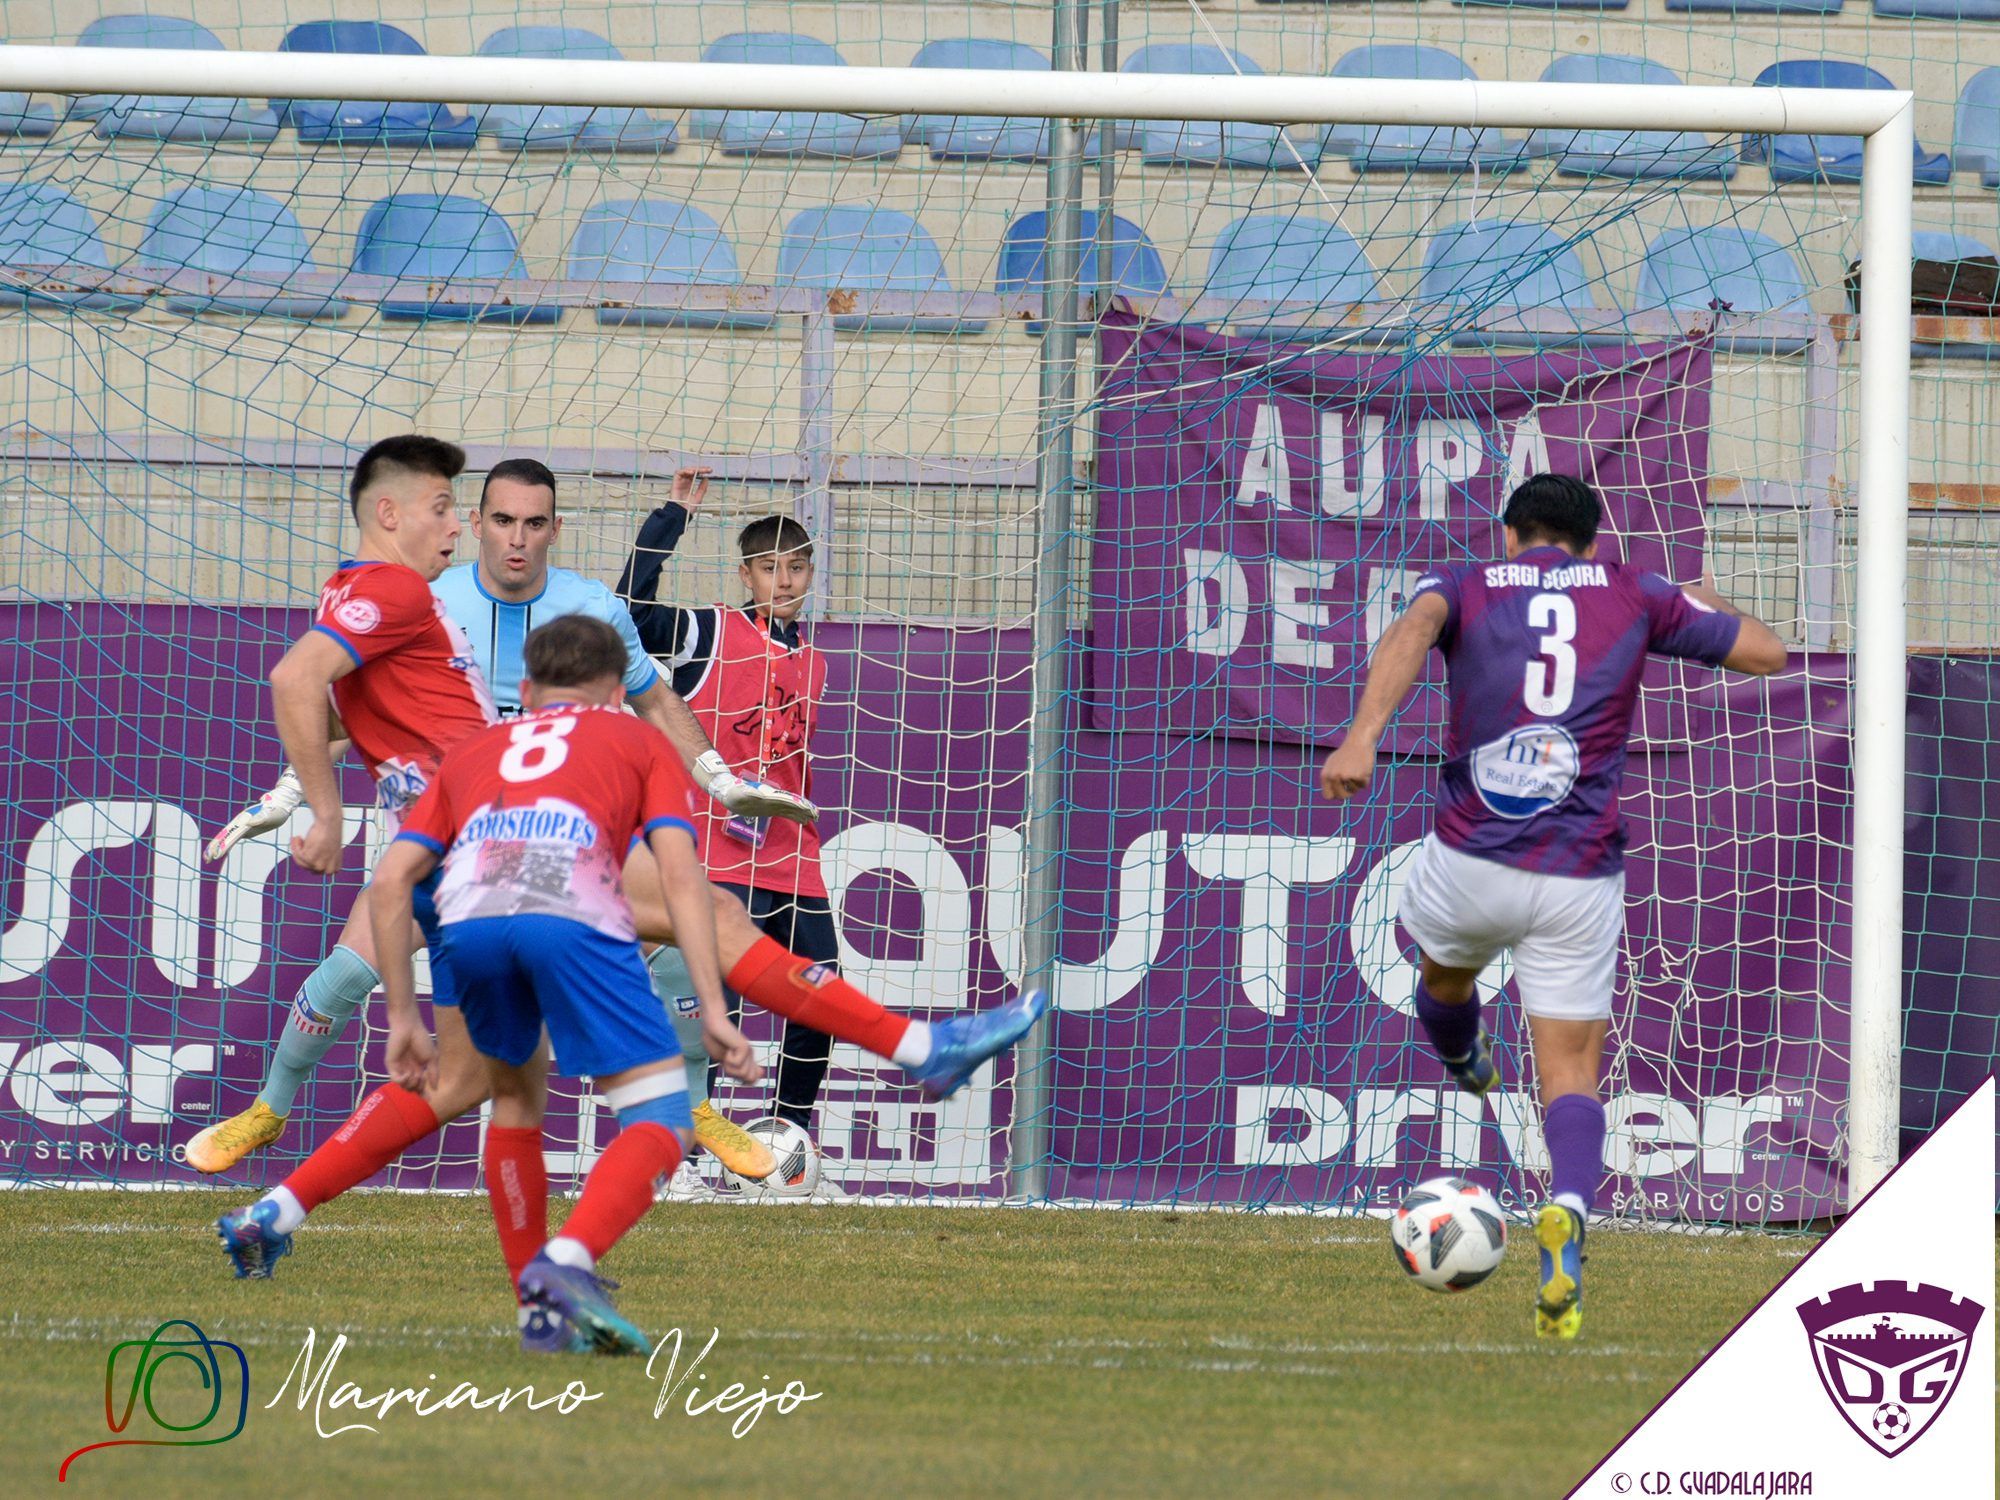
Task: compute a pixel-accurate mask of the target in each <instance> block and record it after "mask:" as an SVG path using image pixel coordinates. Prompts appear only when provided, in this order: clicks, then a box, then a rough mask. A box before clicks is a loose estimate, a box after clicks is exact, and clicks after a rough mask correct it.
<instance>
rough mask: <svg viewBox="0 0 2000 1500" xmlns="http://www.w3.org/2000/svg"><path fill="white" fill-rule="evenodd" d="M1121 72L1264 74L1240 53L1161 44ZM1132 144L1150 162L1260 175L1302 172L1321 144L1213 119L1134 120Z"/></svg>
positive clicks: (1273, 129)
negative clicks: (1238, 169) (1237, 169)
mask: <svg viewBox="0 0 2000 1500" xmlns="http://www.w3.org/2000/svg"><path fill="white" fill-rule="evenodd" d="M1118 71H1119V72H1121V73H1187V74H1210V73H1212V74H1220V75H1222V76H1225V77H1226V76H1229V75H1231V74H1238V75H1242V76H1244V77H1251V78H1261V77H1262V76H1263V74H1264V70H1263V69H1262V68H1260V67H1258V66H1257V64H1256V63H1255V62H1253V61H1252V60H1251V59H1249V58H1247V57H1245V56H1244V55H1243V54H1242V53H1241V52H1236V51H1232V50H1230V49H1227V48H1223V47H1210V46H1206V45H1203V44H1201V43H1194V42H1156V43H1154V44H1153V45H1151V46H1147V47H1141V48H1139V49H1138V50H1137V51H1135V52H1133V53H1132V54H1131V56H1129V57H1127V58H1126V59H1125V61H1124V62H1122V63H1120V64H1119V65H1118ZM1128 130H1129V133H1130V135H1131V137H1132V139H1133V144H1134V145H1136V146H1137V147H1138V149H1139V153H1140V155H1141V156H1142V157H1143V158H1144V159H1145V160H1147V161H1149V162H1155V163H1162V164H1166V165H1173V164H1176V163H1182V162H1185V163H1189V164H1192V165H1196V166H1205V167H1254V168H1256V169H1257V170H1258V171H1260V172H1269V171H1280V172H1297V171H1303V170H1305V169H1306V168H1308V167H1310V166H1311V165H1312V164H1313V163H1314V162H1316V161H1318V160H1319V146H1318V143H1317V140H1315V141H1314V142H1313V143H1311V144H1301V143H1299V142H1296V141H1293V140H1292V139H1291V138H1290V137H1289V136H1287V135H1286V133H1285V132H1284V131H1283V130H1282V129H1280V128H1279V127H1278V126H1276V125H1244V124H1237V123H1234V122H1230V123H1222V122H1218V121H1214V120H1135V121H1133V122H1132V123H1131V125H1130V126H1129V127H1128Z"/></svg>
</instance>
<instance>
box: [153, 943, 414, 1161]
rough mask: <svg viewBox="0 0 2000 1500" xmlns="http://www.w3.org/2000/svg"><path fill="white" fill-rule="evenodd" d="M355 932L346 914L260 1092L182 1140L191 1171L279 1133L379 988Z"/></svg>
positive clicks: (288, 1023)
mask: <svg viewBox="0 0 2000 1500" xmlns="http://www.w3.org/2000/svg"><path fill="white" fill-rule="evenodd" d="M358 912H359V908H358V907H357V914H358ZM358 926H359V923H358V915H357V916H350V917H349V918H348V930H347V931H346V932H343V933H342V934H341V941H340V942H339V944H337V945H336V946H335V948H334V950H333V951H332V952H331V953H329V954H327V956H326V957H325V958H323V959H321V960H320V962H319V966H318V967H317V968H315V969H314V970H313V971H312V973H310V974H308V975H307V976H306V980H305V983H304V984H302V985H300V986H299V992H298V994H297V995H296V996H294V997H293V999H292V1009H291V1014H290V1015H289V1016H287V1017H286V1019H285V1029H284V1032H283V1033H282V1034H281V1035H280V1036H279V1038H278V1050H277V1052H276V1053H275V1054H274V1055H273V1057H272V1058H271V1067H270V1071H269V1072H268V1073H266V1074H265V1076H264V1086H263V1088H262V1089H260V1090H259V1091H258V1093H257V1097H256V1098H255V1099H254V1100H252V1101H251V1104H250V1107H249V1108H248V1109H246V1110H244V1111H243V1112H242V1113H240V1114H236V1115H232V1116H230V1117H229V1118H228V1119H227V1120H222V1121H218V1122H217V1123H216V1124H214V1125H211V1126H209V1127H208V1128H207V1129H206V1130H203V1131H201V1132H200V1133H199V1134H197V1135H196V1136H195V1137H194V1139H193V1140H191V1141H189V1142H188V1144H187V1163H188V1165H189V1166H191V1167H193V1168H194V1169H195V1170H196V1171H197V1172H209V1173H214V1172H226V1171H228V1170H229V1169H230V1168H231V1167H233V1166H235V1165H236V1164H237V1163H238V1162H240V1161H241V1160H243V1158H244V1157H246V1156H248V1155H249V1154H250V1153H251V1152H253V1151H256V1150H259V1149H261V1148H262V1147H265V1146H268V1145H270V1144H271V1143H272V1142H273V1141H275V1140H277V1139H278V1137H279V1136H280V1135H281V1134H283V1132H284V1129H285V1121H286V1119H287V1118H288V1117H289V1116H290V1114H291V1112H292V1102H293V1101H294V1100H295V1099H296V1098H297V1097H298V1093H299V1089H300V1088H301V1087H302V1086H303V1085H304V1083H305V1081H306V1079H307V1078H309V1077H311V1076H312V1071H313V1069H314V1068H316V1067H318V1066H319V1060H320V1059H321V1058H322V1057H325V1056H326V1054H327V1051H328V1049H329V1048H331V1047H332V1046H333V1044H334V1043H335V1042H336V1041H338V1040H339V1039H340V1034H341V1033H342V1032H343V1031H345V1030H346V1029H347V1023H348V1022H349V1021H350V1020H352V1019H353V1016H354V1013H355V1011H357V1010H359V1009H360V1008H361V1005H362V1003H363V1002H364V1001H366V1000H367V998H368V997H369V995H370V994H372V993H373V992H374V989H375V986H376V985H377V984H379V983H381V976H379V975H378V974H377V973H376V972H375V964H374V962H373V960H372V959H371V958H370V957H368V956H367V952H364V951H362V950H363V949H364V948H365V949H367V950H368V951H369V952H372V944H371V943H369V941H368V940H367V939H366V938H365V937H364V936H361V935H360V934H359V932H358V931H357V928H358Z"/></svg>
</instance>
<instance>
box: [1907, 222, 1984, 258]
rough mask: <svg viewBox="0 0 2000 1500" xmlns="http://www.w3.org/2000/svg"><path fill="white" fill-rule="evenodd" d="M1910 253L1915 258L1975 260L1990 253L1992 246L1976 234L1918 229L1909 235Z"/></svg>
mask: <svg viewBox="0 0 2000 1500" xmlns="http://www.w3.org/2000/svg"><path fill="white" fill-rule="evenodd" d="M1910 254H1911V256H1912V257H1913V258H1914V259H1917V260H1976V259H1978V258H1979V257H1980V256H1982V255H1992V254H1993V246H1992V245H1991V244H1990V243H1988V242H1987V241H1985V240H1982V239H1981V238H1980V237H1979V236H1978V235H1976V234H1959V233H1957V232H1956V231H1954V230H1946V229H1919V230H1916V231H1914V232H1913V233H1912V234H1911V235H1910Z"/></svg>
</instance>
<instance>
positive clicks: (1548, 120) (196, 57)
mask: <svg viewBox="0 0 2000 1500" xmlns="http://www.w3.org/2000/svg"><path fill="white" fill-rule="evenodd" d="M9 89H12V90H24V91H27V92H31V93H32V92H43V93H57V94H134V93H151V94H167V95H191V96H207V97H220V98H238V97H245V98H247V97H258V98H264V97H277V98H316V99H379V98H385V97H393V98H397V99H408V100H412V101H416V102H420V103H436V104H449V103H456V102H466V101H477V102H478V103H481V104H544V105H555V104H566V105H593V106H607V107H621V108H635V109H644V108H652V109H772V108H782V109H794V110H823V111H829V112H832V113H838V114H864V115H866V114H876V115H886V114H981V115H1014V116H1032V117H1039V118H1048V117H1060V118H1066V119H1083V120H1093V119H1141V120H1241V121H1254V122H1263V123H1271V124H1301V125H1319V124H1351V125H1388V124H1401V123H1408V122H1417V123H1422V124H1427V125H1452V126H1467V127H1479V126H1491V127H1496V128H1500V129H1509V130H1528V129H1536V128H1543V127H1548V128H1558V127H1563V126H1573V127H1577V128H1582V127H1585V126H1600V127H1604V128H1608V129H1632V130H1710V131H1716V130H1721V131H1743V132H1747V133H1749V134H1753V135H1758V134H1767V135H1768V134H1786V133H1793V132H1804V133H1834V134H1843V135H1864V136H1865V135H1869V134H1872V133H1873V132H1874V131H1876V130H1879V129H1881V128H1882V127H1883V126H1884V125H1886V124H1887V123H1888V122H1889V121H1890V120H1891V119H1892V118H1893V117H1894V116H1895V115H1896V113H1897V112H1898V111H1899V110H1901V109H1905V108H1908V107H1909V104H1910V100H1911V97H1912V96H1911V95H1910V94H1908V93H1905V92H1900V91H1890V90H1873V89H1800V88H1741V87H1713V86H1707V85H1684V86H1675V87H1663V86H1658V85H1632V84H1592V83H1512V82H1492V83H1488V82H1481V81H1478V80H1456V79H1453V80H1429V79H1384V78H1291V77H1282V76H1270V75H1263V76H1256V77H1244V76H1238V75H1232V74H1218V75H1189V74H1145V73H1028V72H1003V71H986V70H969V69H956V68H829V67H813V66H804V67H781V68H773V67H758V66H752V65H748V64H742V63H675V62H608V61H596V60H581V59H560V60H553V59H523V58H489V57H439V56H418V57H376V56H372V55H369V56H363V55H359V54H353V53H347V54H342V53H300V52H235V51H231V52H182V51H169V50H160V51H152V50H148V49H144V48H121V47H90V48H71V47H22V46H10V47H0V90H9Z"/></svg>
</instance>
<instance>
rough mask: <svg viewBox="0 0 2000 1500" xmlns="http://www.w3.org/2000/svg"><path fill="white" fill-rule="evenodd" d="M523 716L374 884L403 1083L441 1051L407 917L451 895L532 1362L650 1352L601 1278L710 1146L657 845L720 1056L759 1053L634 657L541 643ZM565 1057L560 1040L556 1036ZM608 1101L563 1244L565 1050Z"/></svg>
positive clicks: (547, 632)
mask: <svg viewBox="0 0 2000 1500" xmlns="http://www.w3.org/2000/svg"><path fill="white" fill-rule="evenodd" d="M523 657H524V662H525V666H526V670H527V680H526V681H524V682H523V683H522V685H521V698H522V703H523V706H524V707H525V709H526V710H527V712H526V714H525V715H524V717H522V718H520V719H517V720H515V721H513V722H511V723H507V724H502V725H496V726H495V727H494V728H492V729H488V730H485V731H482V732H481V733H479V734H476V735H474V736H473V737H472V738H471V739H468V740H465V741H463V742H461V743H460V744H459V745H458V746H456V747H455V748H454V749H453V750H452V751H451V752H450V753H449V754H447V755H446V756H445V758H444V763H443V765H442V767H441V768H440V769H439V772H438V775H437V777H436V779H435V780H434V781H433V782H432V784H431V787H430V789H429V790H428V791H427V792H425V793H424V796H423V799H422V800H421V801H420V802H419V803H418V804H417V806H416V808H415V809H414V810H413V811H412V812H411V814H410V816H409V817H408V818H407V819H406V820H405V822H404V824H403V828H402V831H401V832H400V833H399V834H397V836H396V839H395V842H394V843H392V844H391V845H390V847H389V850H388V852H387V853H386V854H384V856H383V858H382V862H381V864H380V865H379V866H378V867H377V869H376V872H375V880H374V884H373V887H372V892H371V897H370V901H371V905H372V908H373V916H374V922H375V941H376V948H377V952H378V953H380V955H381V958H382V980H383V985H384V988H385V991H386V993H387V997H388V1009H389V1042H388V1047H387V1049H386V1053H385V1059H386V1062H387V1064H388V1068H389V1072H390V1075H391V1076H392V1077H393V1078H395V1079H396V1080H397V1082H398V1083H399V1084H401V1085H403V1086H405V1087H406V1088H410V1089H418V1088H421V1087H422V1086H423V1084H424V1082H425V1080H426V1076H427V1074H428V1073H429V1072H430V1071H431V1070H432V1069H433V1068H434V1067H435V1066H436V1064H437V1058H438V1054H437V1050H436V1048H435V1047H434V1046H433V1045H432V1042H431V1037H430V1033H429V1032H428V1031H426V1030H425V1029H424V1025H423V1020H422V1017H421V1016H420V1015H419V1013H418V1011H417V1001H416V989H415V981H414V975H413V971H412V963H411V959H412V944H411V942H410V917H411V912H412V907H413V902H414V900H415V899H416V895H417V892H418V891H419V890H420V889H421V888H422V886H423V884H424V883H425V882H426V881H427V880H428V879H429V877H430V876H431V874H432V872H433V871H435V870H437V869H438V867H439V865H440V863H442V867H443V869H442V875H441V876H440V878H439V879H438V880H437V882H436V895H435V901H436V910H437V921H438V924H439V925H438V937H437V945H436V948H435V952H436V953H437V954H438V955H439V956H441V957H442V958H443V959H444V960H445V962H446V964H447V965H448V966H449V968H450V970H451V973H452V976H453V981H454V983H455V984H456V986H457V989H458V1000H459V1004H458V1014H459V1015H460V1016H461V1017H462V1018H463V1024H464V1025H465V1028H466V1030H467V1032H468V1034H469V1035H470V1036H471V1039H472V1043H473V1045H474V1046H475V1047H477V1048H478V1050H479V1053H480V1055H481V1057H482V1058H483V1059H484V1060H485V1064H486V1069H487V1076H488V1079H489V1080H490V1084H491V1088H492V1094H493V1115H492V1119H491V1121H490V1123H489V1124H488V1126H487V1131H486V1162H485V1165H486V1182H487V1188H488V1191H489V1193H490V1194H491V1196H492V1202H493V1216H494V1222H495V1224H496V1225H497V1226H498V1229H499V1233H500V1245H501V1251H502V1253H503V1255H504V1256H505V1258H506V1261H507V1271H508V1275H509V1278H510V1279H511V1280H512V1281H513V1283H514V1285H515V1287H516V1290H517V1293H518V1296H519V1300H520V1307H521V1329H522V1334H521V1344H522V1347H523V1348H524V1349H526V1350H528V1351H530V1352H539V1353H560V1352H562V1351H564V1350H567V1349H572V1348H576V1349H592V1348H594V1349H596V1350H598V1351H599V1352H602V1353H607V1354H618V1353H636V1354H644V1353H646V1352H647V1344H646V1341H645V1339H644V1337H643V1336H641V1334H640V1333H639V1331H638V1329H636V1328H634V1327H633V1326H632V1324H631V1323H629V1322H627V1321H626V1320H625V1319H624V1318H622V1317H620V1316H619V1315H618V1312H617V1311H616V1309H615V1308H613V1306H612V1305H611V1300H610V1298H609V1297H608V1296H607V1295H606V1292H605V1289H604V1286H603V1284H602V1283H601V1282H600V1281H599V1280H598V1278H597V1276H596V1275H595V1270H596V1265H597V1261H598V1259H599V1258H600V1257H601V1256H603V1255H604V1253H605V1252H606V1251H607V1250H609V1249H610V1248H611V1246H612V1245H613V1244H614V1243H616V1242H617V1240H618V1239H619V1237H620V1236H622V1235H623V1234H624V1233H625V1232H626V1231H627V1230H628V1229H630V1228H631V1227H632V1226H633V1225H634V1224H636V1223H637V1222H638V1221H639V1219H640V1218H641V1216H643V1215H644V1214H645V1212H646V1210H647V1209H648V1208H650V1207H651V1206H652V1203H653V1183H654V1180H655V1179H656V1178H658V1177H660V1176H662V1175H665V1174H667V1173H671V1172H672V1171H673V1170H674V1168H675V1167H676V1166H677V1165H678V1164H679V1163H680V1161H681V1157H682V1154H683V1153H684V1152H685V1151H686V1149H687V1146H688V1142H689V1140H690V1138H691V1137H692V1135H693V1131H694V1117H693V1114H692V1113H691V1111H690V1109H689V1105H688V1094H687V1080H686V1072H685V1069H684V1067H683V1064H682V1061H681V1057H680V1044H679V1042H678V1041H677V1040H676V1039H675V1035H674V1028H673V1026H672V1025H671V1024H670V1023H669V1021H668V1020H667V1014H666V1011H665V1010H664V1009H663V1008H662V1007H661V1005H660V1002H659V1000H658V998H657V997H656V996H655V995H654V994H653V988H652V984H651V981H650V979H649V977H648V975H647V972H646V965H645V961H644V960H643V959H642V958H641V957H640V954H639V945H638V939H637V930H636V928H635V927H634V925H633V918H632V912H631V909H630V908H629V907H628V906H627V905H626V902H625V895H624V889H623V885H622V883H621V879H620V871H621V869H622V867H623V865H624V863H625V851H626V849H627V848H628V847H630V846H631V845H632V844H634V843H636V842H640V841H643V842H644V843H645V844H646V845H648V846H649V847H650V849H651V850H652V853H653V856H654V860H655V864H656V867H657V869H658V872H659V884H660V890H661V899H662V902H663V904H664V906H665V908H666V910H667V914H668V916H669V918H670V919H671V921H672V922H673V926H674V931H675V933H676V934H677V936H678V937H679V939H680V951H681V953H682V954H683V956H684V959H685V961H686V964H687V968H688V972H689V974H691V975H692V976H693V980H694V986H695V991H696V993H697V995H698V996H699V997H700V1005H701V1011H702V1020H703V1023H704V1025H705V1027H706V1028H707V1031H708V1034H709V1036H710V1038H711V1039H718V1040H720V1041H721V1042H722V1044H723V1048H724V1050H725V1051H727V1052H729V1053H732V1054H736V1055H739V1056H742V1057H747V1056H748V1053H749V1047H748V1044H747V1043H745V1042H744V1041H743V1038H742V1036H741V1035H740V1034H739V1033H737V1032H736V1031H735V1028H734V1027H733V1026H732V1025H731V1024H730V1022H729V1020H728V1018H727V1015H726V1013H725V1011H724V1008H723V997H722V973H721V968H720V962H719V959H718V956H717V945H716V936H715V915H714V908H713V907H712V906H711V904H710V897H709V890H708V884H707V879H706V877H705V876H704V874H703V872H702V868H701V863H700V860H699V858H698V853H697V848H696V842H695V828H694V823H693V821H692V819H693V818H694V816H695V815H696V812H697V810H698V809H699V807H700V806H701V804H702V802H703V801H705V800H706V799H704V798H701V797H699V796H698V795H697V793H696V792H695V790H694V785H693V783H692V782H691V781H689V779H688V777H687V773H686V772H685V771H684V770H683V769H682V768H681V765H680V763H679V761H678V760H677V759H676V758H675V756H674V754H673V751H672V749H671V747H670V746H669V745H668V743H667V741H666V740H665V739H664V738H663V737H662V736H660V735H659V734H657V733H655V732H654V731H652V730H651V729H649V728H648V727H647V726H645V725H644V724H642V723H640V721H639V720H637V719H635V718H632V717H630V716H629V715H627V714H624V713H622V712H620V709H619V705H620V703H621V702H622V700H623V698H624V685H623V679H624V676H625V673H626V659H625V647H624V645H623V643H622V642H621V641H620V640H619V638H618V633H617V632H616V631H615V630H613V629H612V628H611V626H609V625H607V624H605V623H604V622H603V621H602V620H594V619H589V618H585V617H583V616H576V615H572V616H569V617H566V618H562V619H558V620H555V621H553V622H551V623H550V624H548V625H544V626H542V627H541V628H540V629H538V630H536V631H535V632H534V633H533V634H532V635H530V636H529V637H528V640H527V643H526V646H525V648H524V651H523ZM545 1026H546V1028H547V1036H548V1040H547V1041H544V1040H543V1028H544V1027H545ZM551 1043H552V1044H553V1046H554V1051H555V1061H556V1063H557V1064H558V1065H559V1066H560V1067H561V1068H562V1070H563V1071H564V1072H565V1073H567V1074H570V1075H573V1076H574V1075H584V1076H588V1077H590V1078H592V1079H594V1080H595V1082H596V1086H597V1089H598V1091H599V1092H600V1093H602V1094H603V1095H604V1097H605V1099H606V1100H607V1101H608V1102H609V1103H610V1105H611V1107H612V1109H613V1111H614V1112H615V1113H616V1114H617V1117H618V1126H619V1133H618V1137H617V1139H616V1140H614V1141H613V1142H612V1143H611V1145H610V1146H609V1147H608V1148H607V1149H606V1150H605V1152H604V1154H603V1155H602V1156H600V1157H599V1158H598V1160H597V1163H596V1165H595V1166H593V1167H592V1168H591V1170H590V1174H589V1176H588V1178H587V1179H586V1180H585V1182H584V1187H583V1195H582V1197H581V1198H580V1199H579V1200H578V1202H577V1205H576V1208H575V1210H574V1211H573V1212H572V1213H571V1214H570V1216H569V1220H568V1222H567V1223H565V1224H564V1226H563V1231H562V1233H561V1234H560V1235H558V1236H556V1237H555V1238H553V1239H551V1238H550V1237H549V1232H548V1180H547V1175H546V1172H545V1170H544V1167H543V1158H542V1114H543V1110H544V1108H545V1106H546V1104H547V1098H548V1070H549V1066H550V1057H549V1051H550V1044H551Z"/></svg>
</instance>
